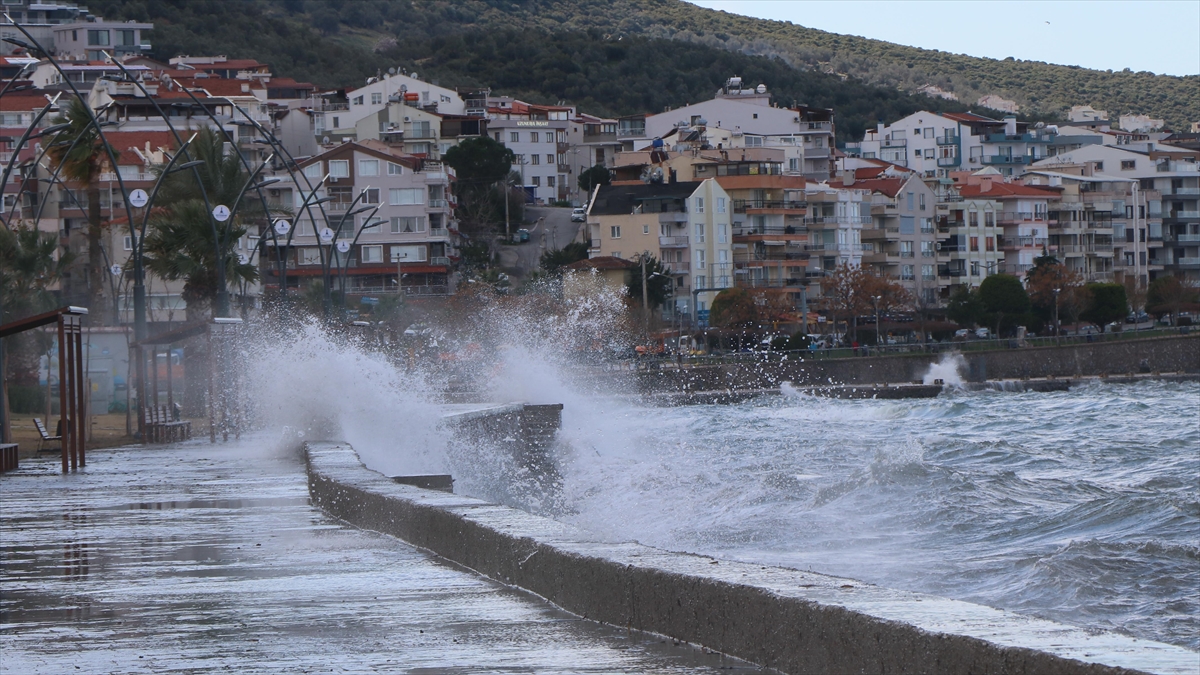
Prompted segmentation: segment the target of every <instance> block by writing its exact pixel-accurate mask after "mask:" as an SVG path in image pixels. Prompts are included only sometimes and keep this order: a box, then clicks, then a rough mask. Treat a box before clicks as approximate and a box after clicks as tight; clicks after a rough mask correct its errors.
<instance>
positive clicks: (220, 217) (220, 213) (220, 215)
mask: <svg viewBox="0 0 1200 675" xmlns="http://www.w3.org/2000/svg"><path fill="white" fill-rule="evenodd" d="M212 214H213V218H216V219H217V222H218V223H223V222H225V221H227V220H229V207H228V206H225V205H224V204H217V205H216V206H214V207H213V210H212Z"/></svg>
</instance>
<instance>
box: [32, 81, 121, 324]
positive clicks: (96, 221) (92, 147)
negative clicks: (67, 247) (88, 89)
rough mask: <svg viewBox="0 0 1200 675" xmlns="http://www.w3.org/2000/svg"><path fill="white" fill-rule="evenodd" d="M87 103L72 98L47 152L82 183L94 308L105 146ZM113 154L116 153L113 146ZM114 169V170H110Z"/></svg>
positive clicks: (100, 269) (100, 279)
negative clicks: (61, 125)
mask: <svg viewBox="0 0 1200 675" xmlns="http://www.w3.org/2000/svg"><path fill="white" fill-rule="evenodd" d="M87 105H88V104H87V102H86V101H84V100H83V99H80V98H72V99H71V100H70V102H69V103H68V104H67V106H66V109H65V110H64V111H63V113H62V114H61V115H59V116H58V117H57V118H55V120H54V123H55V124H67V125H68V126H67V128H65V129H63V130H62V131H59V132H58V133H57V134H55V135H54V138H53V140H52V141H51V147H50V150H49V152H48V153H47V154H49V155H50V158H51V159H52V160H53V161H54V162H56V163H57V164H60V165H62V170H61V174H62V176H63V177H64V178H65V179H66V180H67V181H70V182H73V183H75V184H78V185H83V186H85V188H86V194H87V220H88V229H87V248H88V251H87V288H88V306H89V307H91V308H92V309H93V310H94V311H95V310H99V309H100V307H102V306H103V303H104V282H105V272H106V270H105V265H104V251H103V249H102V245H103V244H102V243H101V242H102V241H103V238H104V227H105V226H106V223H105V222H104V221H103V219H102V215H101V212H100V174H101V173H102V172H103V171H104V169H105V168H107V167H108V164H109V156H108V149H107V148H106V147H105V141H104V137H103V136H101V135H100V131H99V130H98V129H97V128H96V126H95V125H94V124H92V115H91V112H90V111H89V110H88V107H87ZM112 152H113V156H114V157H116V156H119V153H118V152H117V151H116V150H115V149H114V150H113V151H112ZM113 170H114V171H115V169H113ZM103 314H104V313H103V312H100V311H95V313H94V314H93V315H92V316H94V317H95V320H97V321H102V320H103V319H102V317H103Z"/></svg>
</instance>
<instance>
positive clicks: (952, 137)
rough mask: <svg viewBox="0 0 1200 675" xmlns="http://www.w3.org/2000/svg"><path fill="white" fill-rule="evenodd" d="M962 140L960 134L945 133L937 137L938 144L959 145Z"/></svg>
mask: <svg viewBox="0 0 1200 675" xmlns="http://www.w3.org/2000/svg"><path fill="white" fill-rule="evenodd" d="M960 141H961V138H960V137H959V135H958V134H943V135H941V136H938V137H937V144H938V145H958V143H959V142H960ZM956 159H957V158H956Z"/></svg>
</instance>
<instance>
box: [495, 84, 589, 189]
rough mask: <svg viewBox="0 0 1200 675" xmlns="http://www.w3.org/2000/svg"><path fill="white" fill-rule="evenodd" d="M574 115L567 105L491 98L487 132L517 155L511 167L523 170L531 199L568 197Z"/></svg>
mask: <svg viewBox="0 0 1200 675" xmlns="http://www.w3.org/2000/svg"><path fill="white" fill-rule="evenodd" d="M574 117H575V109H574V108H571V107H568V106H553V105H534V104H532V103H525V102H524V101H517V100H514V99H510V98H506V97H498V98H489V99H488V125H487V128H488V133H490V134H491V135H492V138H494V139H495V140H497V141H499V142H501V143H503V144H504V145H505V146H506V147H507V148H508V149H509V150H512V151H513V154H514V155H516V161H515V162H514V163H513V167H512V170H513V171H516V172H518V173H520V175H521V184H522V185H523V186H524V187H525V190H526V192H527V193H528V199H529V200H530V201H535V202H542V203H546V202H551V201H555V200H559V199H563V200H565V199H569V197H570V194H571V180H572V178H571V177H572V176H573V175H574V174H572V173H571V172H570V170H571V167H570V165H569V164H568V162H567V153H568V152H570V149H571V148H570V146H569V144H568V143H567V136H568V134H569V133H570V128H571V125H572V122H571V120H572V119H573V118H574Z"/></svg>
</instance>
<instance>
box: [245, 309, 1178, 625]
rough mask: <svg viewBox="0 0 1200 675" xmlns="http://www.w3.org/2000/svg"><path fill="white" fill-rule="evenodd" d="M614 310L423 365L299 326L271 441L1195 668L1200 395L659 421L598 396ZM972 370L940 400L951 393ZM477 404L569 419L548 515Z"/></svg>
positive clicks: (518, 333) (1135, 389) (263, 389)
mask: <svg viewBox="0 0 1200 675" xmlns="http://www.w3.org/2000/svg"><path fill="white" fill-rule="evenodd" d="M598 295H599V297H598V299H591V300H581V301H572V300H569V299H568V300H563V299H561V298H560V299H557V300H553V301H551V300H547V299H546V298H544V297H543V298H539V297H533V298H527V299H516V300H513V301H509V302H494V301H486V302H483V303H482V304H480V305H479V306H476V307H473V308H472V311H471V313H470V316H471V320H470V322H469V325H466V326H465V327H464V326H463V325H461V324H460V325H457V326H455V327H454V328H453V330H450V329H447V328H444V327H443V328H441V329H440V330H441V331H443V332H441V333H438V334H437V336H436V339H437V341H438V343H439V346H438V350H437V351H436V352H433V353H426V354H425V355H424V356H423V357H418V358H416V359H413V358H397V357H396V354H394V353H393V354H391V355H386V354H383V353H375V352H372V351H371V349H370V348H364V347H362V346H361V345H356V344H355V343H354V340H353V339H348V338H346V337H344V336H329V335H327V334H326V333H325V332H323V331H322V330H321V329H319V328H317V327H316V326H315V325H305V326H301V327H299V328H296V329H293V330H292V331H291V332H289V333H287V334H286V335H280V336H278V339H277V340H276V341H275V342H271V341H270V340H267V341H264V343H265V344H267V345H268V346H266V347H264V349H263V351H262V353H261V354H260V355H258V356H257V357H256V358H255V359H253V360H252V361H251V362H252V363H253V365H252V366H251V367H250V368H251V372H250V378H249V380H250V381H251V382H252V383H253V385H254V387H253V392H252V393H253V396H254V397H255V400H256V402H257V405H258V406H259V414H260V416H261V418H262V420H263V421H264V422H266V423H267V425H268V426H270V427H272V428H277V429H281V430H282V429H284V428H288V429H292V430H303V431H304V433H306V434H310V435H309V437H312V435H314V434H316V435H321V434H324V435H325V436H326V437H330V438H340V439H344V440H346V441H348V442H350V443H351V444H353V445H354V447H355V448H356V449H357V450H358V451H359V453H360V455H361V456H362V458H363V460H364V462H365V463H366V464H367V465H368V466H370V467H371V468H374V469H376V470H379V471H381V472H383V473H385V474H388V475H396V474H402V473H407V474H413V473H451V474H453V475H454V477H455V480H456V486H455V490H456V491H457V492H461V493H466V494H472V495H475V496H479V497H482V498H485V499H492V500H499V501H506V503H512V504H515V505H519V506H523V507H525V508H528V509H530V510H532V511H535V512H539V513H543V514H546V515H550V516H552V517H556V518H559V519H561V520H563V521H565V522H569V523H572V524H575V525H578V526H580V527H582V528H584V529H587V530H589V531H592V532H594V533H596V534H597V535H599V536H601V537H605V538H609V539H612V540H614V541H616V540H623V541H628V540H637V541H639V542H641V543H644V544H648V545H652V546H658V547H662V548H666V549H671V550H679V551H691V552H697V553H704V554H708V555H714V556H720V557H724V558H729V559H738V560H743V561H751V562H758V563H763V564H771V565H782V566H789V567H795V568H799V569H806V570H807V569H811V570H813V571H817V572H824V573H828V574H834V575H840V576H847V577H852V578H856V579H861V580H863V581H868V582H872V583H877V584H880V585H885V586H891V587H896V588H903V589H909V590H916V591H923V592H929V593H934V594H938V595H944V596H948V597H952V598H957V599H962V600H967V601H972V602H979V603H982V604H986V605H991V606H995V607H1002V608H1006V609H1012V610H1015V611H1019V612H1023V613H1026V614H1031V615H1036V616H1041V617H1046V618H1050V619H1055V620H1060V621H1063V622H1065V623H1070V624H1074V625H1081V626H1085V627H1092V628H1101V629H1116V630H1121V631H1125V632H1128V633H1131V634H1133V635H1136V636H1139V637H1144V638H1148V639H1154V640H1162V641H1166V642H1171V643H1175V644H1180V645H1184V646H1187V647H1190V648H1192V649H1197V648H1200V618H1198V617H1200V484H1198V482H1200V421H1198V419H1197V414H1196V413H1197V410H1200V384H1197V383H1194V382H1192V383H1169V382H1142V383H1138V384H1097V385H1091V386H1085V387H1082V388H1077V389H1074V390H1072V391H1069V392H1053V393H1034V392H994V391H981V392H968V391H964V390H961V389H958V388H955V387H953V386H950V387H947V389H946V391H945V392H944V393H943V394H942V395H941V396H939V397H938V398H936V399H916V400H899V401H894V400H890V401H879V400H838V399H826V398H814V397H810V396H808V395H805V394H799V393H796V392H795V390H791V389H789V388H786V387H785V394H784V395H782V396H764V397H762V398H759V399H756V400H752V401H748V402H744V403H741V404H738V405H689V406H679V407H650V406H647V405H644V404H642V403H641V402H640V401H639V400H638V399H637V397H635V396H632V395H627V396H620V395H612V394H611V393H605V392H603V391H601V388H600V387H599V384H598V383H599V380H601V379H602V378H601V377H599V375H600V373H601V372H602V371H601V370H600V369H599V366H597V365H595V364H594V363H593V364H588V363H586V362H588V361H589V360H592V359H594V358H596V355H597V354H599V353H601V352H603V351H604V350H610V352H611V350H613V349H616V348H617V347H618V346H619V345H620V344H621V342H622V340H621V335H622V331H623V330H624V326H623V324H622V315H623V312H622V298H621V297H620V294H619V293H618V294H610V295H604V294H598ZM585 297H586V296H585ZM272 345H277V346H272ZM438 352H440V353H441V355H439V354H438ZM447 354H449V356H447ZM958 366H959V364H957V363H956V362H955V361H954V360H952V359H950V360H945V361H943V362H942V363H939V364H935V365H934V366H933V368H931V371H930V376H929V377H928V378H927V380H928V381H930V382H932V380H933V379H942V380H944V381H945V382H946V383H947V384H948V385H953V384H955V383H956V381H955V377H956V376H957V372H958V371H957V368H958ZM462 389H472V390H473V391H475V392H477V393H479V395H480V396H481V397H482V398H483V399H485V400H490V401H495V402H510V401H511V402H516V401H522V402H529V403H563V404H564V410H563V429H562V431H561V433H560V434H559V437H560V443H559V447H558V449H557V452H556V457H555V460H556V463H557V465H558V468H559V471H560V474H561V482H560V483H557V484H556V486H555V489H556V490H558V491H560V494H558V495H556V498H555V499H554V500H552V501H546V500H545V499H543V496H542V495H537V496H531V497H530V498H528V499H522V498H521V494H520V492H519V491H516V492H514V491H513V490H511V489H509V488H510V487H511V486H504V485H498V484H497V482H498V481H501V480H506V481H507V480H512V476H513V474H512V473H506V472H503V471H499V470H497V467H498V466H499V465H501V464H502V463H504V462H505V461H506V458H505V457H503V456H501V455H500V454H498V453H497V452H496V450H495V449H494V448H489V447H478V448H473V449H472V448H467V449H466V451H464V450H463V449H462V448H459V449H457V450H456V449H454V445H453V444H451V443H449V442H448V434H447V431H446V429H444V428H443V427H442V425H441V424H440V417H441V414H442V412H443V410H444V408H442V404H443V403H444V402H445V400H446V399H445V396H446V393H447V391H450V392H452V393H453V392H455V391H458V390H462ZM514 494H516V497H513V495H514Z"/></svg>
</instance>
